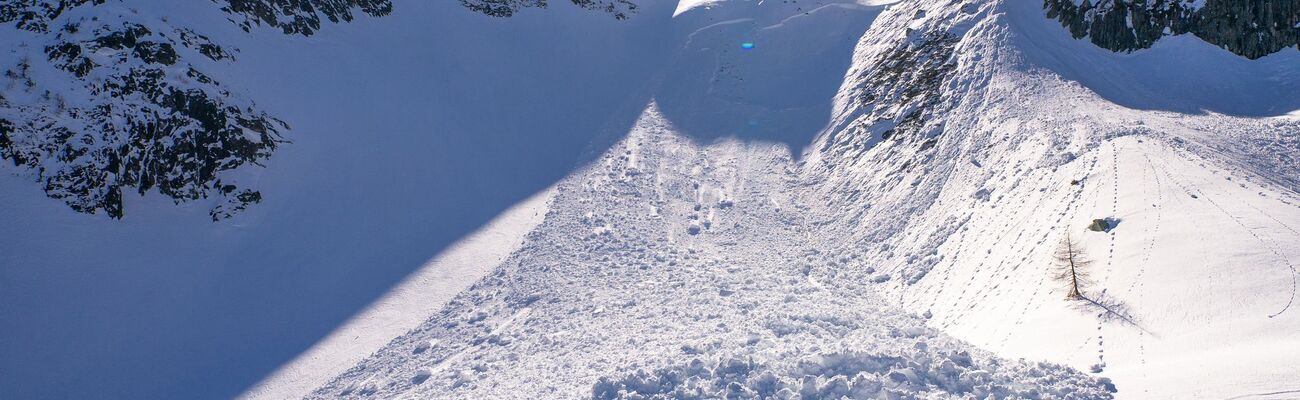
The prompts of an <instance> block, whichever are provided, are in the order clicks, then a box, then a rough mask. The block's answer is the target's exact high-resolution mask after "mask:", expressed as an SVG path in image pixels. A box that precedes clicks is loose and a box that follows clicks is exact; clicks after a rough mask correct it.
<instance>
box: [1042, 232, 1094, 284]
mask: <svg viewBox="0 0 1300 400" xmlns="http://www.w3.org/2000/svg"><path fill="white" fill-rule="evenodd" d="M1052 258H1053V260H1054V261H1055V266H1054V267H1055V271H1054V272H1055V275H1053V276H1052V278H1053V279H1055V280H1056V282H1058V283H1060V284H1061V285H1064V286H1065V288H1066V289H1067V291H1068V294H1067V295H1066V298H1067V299H1071V300H1078V299H1082V298H1083V288H1085V287H1087V286H1088V284H1089V283H1091V281H1090V280H1089V279H1088V277H1089V275H1090V273H1089V267H1090V266H1091V265H1092V260H1089V259H1088V257H1087V255H1085V254H1084V250H1083V245H1081V244H1079V242H1076V241H1075V240H1074V237H1072V236H1070V234H1068V233H1067V234H1066V235H1065V239H1063V240H1061V244H1060V246H1059V247H1057V248H1056V253H1054V254H1052Z"/></svg>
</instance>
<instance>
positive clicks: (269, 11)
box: [219, 0, 393, 36]
mask: <svg viewBox="0 0 1300 400" xmlns="http://www.w3.org/2000/svg"><path fill="white" fill-rule="evenodd" d="M219 2H221V3H225V6H223V7H222V8H221V9H222V10H223V11H225V12H227V13H230V14H231V15H234V16H236V18H242V20H236V23H238V24H239V26H240V27H242V28H244V30H245V31H248V30H250V29H252V27H253V26H255V25H266V26H269V27H273V28H279V29H280V30H282V31H284V33H285V34H291V35H292V34H299V35H304V36H310V35H311V34H312V33H314V32H316V31H318V30H320V27H321V19H322V18H323V19H325V20H328V21H329V22H333V23H339V22H351V21H352V19H353V18H354V16H353V12H354V10H355V11H359V12H361V13H362V14H365V15H369V16H372V17H380V16H385V15H388V14H389V13H391V12H393V4H392V3H391V2H390V1H389V0H221V1H219Z"/></svg>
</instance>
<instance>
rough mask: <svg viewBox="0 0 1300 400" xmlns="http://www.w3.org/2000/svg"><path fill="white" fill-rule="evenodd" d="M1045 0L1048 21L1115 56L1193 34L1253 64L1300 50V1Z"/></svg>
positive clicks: (1044, 5)
mask: <svg viewBox="0 0 1300 400" xmlns="http://www.w3.org/2000/svg"><path fill="white" fill-rule="evenodd" d="M1191 3H1192V2H1191V1H1189V0H1149V1H1148V0H1097V1H1095V2H1094V1H1092V0H1084V1H1083V2H1082V3H1081V4H1078V5H1076V4H1075V2H1074V0H1045V1H1044V3H1043V7H1044V9H1045V10H1046V11H1047V17H1048V18H1052V19H1056V20H1058V21H1060V22H1061V25H1062V26H1064V27H1065V28H1066V29H1068V30H1069V31H1070V34H1071V35H1072V36H1074V37H1075V38H1076V39H1082V38H1085V37H1086V38H1088V39H1089V40H1091V41H1092V42H1093V43H1095V44H1096V45H1098V46H1100V47H1102V48H1106V49H1109V50H1113V51H1123V52H1129V51H1134V50H1139V49H1145V48H1149V47H1151V45H1152V44H1154V43H1155V42H1156V40H1159V39H1160V38H1162V37H1165V36H1168V35H1180V34H1184V33H1191V34H1193V35H1196V37H1199V38H1201V39H1202V40H1205V41H1206V42H1209V43H1211V44H1214V45H1215V46H1219V47H1222V48H1224V49H1227V50H1228V51H1231V52H1233V53H1235V54H1237V55H1241V56H1244V57H1246V58H1250V59H1256V58H1260V57H1263V56H1266V55H1269V54H1273V53H1276V52H1278V51H1281V50H1282V49H1284V48H1287V47H1293V46H1300V0H1205V2H1204V3H1205V4H1204V5H1203V6H1202V7H1200V8H1194V7H1192V6H1191V5H1190V4H1191Z"/></svg>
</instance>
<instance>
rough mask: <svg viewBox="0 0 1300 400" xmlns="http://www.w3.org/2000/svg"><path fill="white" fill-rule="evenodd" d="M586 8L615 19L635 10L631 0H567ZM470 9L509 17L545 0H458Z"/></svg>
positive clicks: (626, 15) (541, 3)
mask: <svg viewBox="0 0 1300 400" xmlns="http://www.w3.org/2000/svg"><path fill="white" fill-rule="evenodd" d="M569 1H571V2H573V4H574V5H577V6H579V7H582V8H586V9H588V10H595V11H602V12H606V13H609V14H611V15H613V16H614V18H617V19H627V18H628V16H630V15H631V14H632V13H634V12H636V10H637V6H636V3H633V2H632V1H631V0H569ZM460 3H461V4H463V5H465V7H467V8H469V9H470V10H474V11H477V12H481V13H483V14H487V15H491V16H494V17H510V16H513V15H514V14H515V13H516V12H518V11H519V10H520V9H524V8H529V7H538V8H545V7H546V5H547V3H546V0H460Z"/></svg>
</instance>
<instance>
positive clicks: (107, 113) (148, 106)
mask: <svg viewBox="0 0 1300 400" xmlns="http://www.w3.org/2000/svg"><path fill="white" fill-rule="evenodd" d="M462 3H463V5H464V7H466V8H468V9H470V10H474V11H478V12H482V13H485V14H488V15H493V16H500V17H508V16H511V15H513V13H514V12H515V11H516V10H518V9H520V8H522V7H545V6H546V2H545V1H504V2H502V1H496V0H482V1H476V0H463V1H462ZM573 3H574V4H575V5H578V6H581V7H584V8H587V9H591V10H598V11H602V12H608V13H610V14H613V15H614V16H615V17H617V18H619V19H625V18H627V16H628V15H630V14H632V13H634V12H635V11H636V4H634V3H632V2H631V1H628V0H616V1H591V0H573ZM212 6H214V7H219V8H220V10H221V11H222V12H224V13H226V14H227V19H228V20H229V21H230V22H232V23H234V24H236V25H237V26H239V27H240V28H241V29H243V30H244V31H246V32H252V30H253V29H254V28H257V27H266V28H271V29H278V30H280V31H282V32H283V33H284V34H286V35H302V36H311V35H313V34H315V33H316V32H317V31H319V30H320V29H321V23H322V21H328V22H332V23H340V22H350V21H352V20H353V19H354V18H355V17H354V15H367V16H371V17H382V16H385V15H388V14H389V13H391V12H392V11H393V5H392V4H391V2H390V1H389V0H220V1H214V2H213V4H212ZM133 7H134V6H132V5H131V4H129V3H128V2H125V1H111V0H59V1H54V0H6V1H4V2H0V24H4V25H8V26H11V27H13V28H15V30H16V32H13V33H12V34H8V35H6V36H5V45H6V47H7V48H9V49H10V55H11V57H9V58H7V59H8V60H10V61H8V62H7V63H6V64H7V65H3V66H0V68H4V69H5V73H4V78H3V79H4V81H5V83H4V90H3V92H0V158H3V159H5V160H9V161H10V162H12V163H13V164H14V165H15V166H18V167H22V168H25V169H28V170H29V171H31V174H32V175H34V178H35V180H37V181H38V182H39V184H40V187H42V188H43V189H44V191H45V193H46V194H47V195H49V196H50V197H51V198H55V199H59V200H62V201H64V202H65V203H67V204H68V206H70V207H72V209H74V210H77V211H80V212H85V213H92V214H93V213H98V212H104V213H105V214H107V215H108V216H109V217H112V218H119V219H120V218H122V217H123V216H124V214H125V211H124V207H123V202H124V201H125V200H124V199H125V197H124V193H125V194H127V195H129V194H131V193H132V192H135V193H137V194H139V195H144V194H145V193H147V192H150V191H154V190H156V191H157V192H158V193H160V194H162V195H165V196H167V197H168V198H170V199H172V201H174V202H175V203H177V204H181V203H187V202H194V201H200V200H207V201H205V202H206V203H208V208H209V214H210V215H211V217H212V220H214V221H218V220H222V219H226V218H229V217H230V216H231V215H233V214H234V213H237V212H239V211H242V210H244V209H245V208H247V207H248V206H250V205H252V204H256V203H258V202H260V201H261V200H262V194H261V192H260V191H258V190H257V189H255V188H251V187H249V185H248V184H245V183H243V182H240V179H239V178H238V176H237V175H240V174H238V173H236V172H235V170H237V169H241V168H244V167H245V166H250V165H251V166H263V165H264V164H265V163H266V162H267V160H268V159H269V158H270V157H271V156H272V155H273V154H274V153H275V151H276V149H277V148H278V147H279V146H281V145H283V144H285V143H287V142H289V139H288V138H287V136H286V132H287V130H288V129H289V125H288V124H286V123H285V122H284V121H282V120H279V119H277V118H275V117H274V116H271V115H268V114H267V113H266V112H264V111H263V110H261V109H259V107H258V106H257V105H256V104H255V103H254V102H253V100H252V99H248V98H247V96H245V95H243V94H242V91H240V90H232V89H230V88H229V87H228V86H227V85H223V82H220V81H218V80H216V79H214V78H212V77H211V76H210V75H208V72H205V71H212V70H214V69H221V68H224V67H223V65H225V64H228V63H233V62H238V61H237V58H236V54H237V53H238V49H236V48H233V47H230V46H228V45H225V44H221V43H215V42H213V41H211V40H209V38H208V37H207V36H205V35H204V33H203V31H204V30H205V29H208V30H211V29H213V28H212V27H203V26H200V27H188V26H175V25H173V24H172V23H170V22H169V20H168V19H166V18H162V19H153V18H147V17H144V16H142V15H140V14H139V12H138V10H137V9H136V8H133ZM259 33H262V32H259ZM267 40H274V39H271V38H267ZM237 84H238V83H237ZM236 86H238V85H236Z"/></svg>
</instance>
